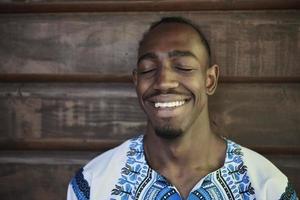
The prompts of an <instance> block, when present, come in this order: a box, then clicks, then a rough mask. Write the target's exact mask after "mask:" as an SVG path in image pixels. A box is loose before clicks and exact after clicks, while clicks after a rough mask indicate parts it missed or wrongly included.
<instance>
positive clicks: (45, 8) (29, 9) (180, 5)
mask: <svg viewBox="0 0 300 200" xmlns="http://www.w3.org/2000/svg"><path fill="white" fill-rule="evenodd" d="M296 8H300V5H299V2H298V1H297V0H285V1H283V0H273V1H268V0H262V1H259V0H254V1H253V0H252V1H242V0H233V1H227V0H214V1H212V0H204V1H203V0H192V1H190V0H187V1H180V0H164V1H159V0H150V1H144V0H134V1H132V0H130V1H122V0H114V1H105V0H102V1H101V0H98V1H97V0H96V1H95V0H94V1H83V0H81V1H72V0H71V1H70V0H63V1H60V0H54V1H53V0H38V1H35V0H30V1H26V2H16V1H13V0H7V1H5V2H4V3H2V4H0V13H45V12H47V13H49V12H116V11H195V10H255V9H296Z"/></svg>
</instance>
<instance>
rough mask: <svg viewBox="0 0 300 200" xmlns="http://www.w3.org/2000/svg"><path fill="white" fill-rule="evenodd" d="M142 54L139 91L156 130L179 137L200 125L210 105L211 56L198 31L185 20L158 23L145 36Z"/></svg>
mask: <svg viewBox="0 0 300 200" xmlns="http://www.w3.org/2000/svg"><path fill="white" fill-rule="evenodd" d="M138 56H139V60H138V65H137V69H136V73H135V74H134V79H135V84H136V91H137V95H138V99H139V103H140V105H141V107H142V109H143V110H144V112H145V113H146V115H147V117H148V122H149V123H150V124H149V125H150V126H152V128H153V129H154V130H155V132H156V133H157V134H158V135H159V136H162V137H165V138H175V137H178V136H180V135H182V134H183V133H184V132H186V131H188V130H189V128H191V127H195V126H199V125H200V124H201V123H199V122H200V121H201V117H199V116H200V113H201V112H202V111H203V108H204V107H205V106H207V95H206V76H207V75H206V69H207V67H208V66H207V63H208V62H207V59H208V56H207V52H206V50H205V48H204V46H203V45H202V43H201V41H200V38H199V36H198V35H197V32H196V31H195V30H193V29H192V28H191V27H189V26H188V25H185V24H179V23H169V24H161V25H158V26H157V27H156V28H154V29H153V30H151V31H150V33H148V34H147V35H146V37H145V38H144V41H143V42H142V44H141V47H140V49H139V53H138ZM197 124H198V125H197Z"/></svg>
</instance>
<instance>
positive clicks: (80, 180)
mask: <svg viewBox="0 0 300 200" xmlns="http://www.w3.org/2000/svg"><path fill="white" fill-rule="evenodd" d="M88 199H91V200H164V199H166V200H180V199H181V197H180V195H179V193H178V191H177V189H176V188H175V187H174V186H173V185H171V184H170V183H169V182H168V181H167V180H166V179H165V178H164V177H163V176H161V175H160V174H159V173H158V172H156V171H154V170H153V169H151V167H150V166H149V165H148V164H147V162H146V159H145V155H144V148H143V136H140V137H138V138H133V139H131V140H128V141H126V142H124V143H123V144H121V145H120V146H118V147H116V148H114V149H112V150H109V151H107V152H105V153H103V154H101V155H100V156H98V157H96V158H94V159H93V160H92V161H90V162H89V163H88V164H87V165H86V166H85V167H83V168H81V169H80V170H79V171H78V172H77V173H76V175H75V176H74V178H73V179H72V180H71V182H70V184H69V188H68V195H67V200H88ZM198 199H202V200H210V199H217V200H225V199H226V200H227V199H232V200H239V199H245V200H254V199H257V200H275V199H276V200H277V199H280V200H287V199H290V200H296V199H298V198H297V196H296V192H295V190H294V189H293V188H292V187H291V185H290V184H289V183H288V179H287V177H286V176H285V175H284V174H282V173H281V172H280V171H279V170H278V169H277V168H276V167H275V166H274V165H273V164H272V163H271V162H270V161H268V160H267V159H266V158H264V157H263V156H261V155H259V154H258V153H256V152H254V151H252V150H250V149H247V148H245V147H242V146H240V145H238V144H236V143H234V142H232V141H230V140H227V151H226V158H225V162H224V165H223V166H222V167H221V168H220V169H218V170H216V171H214V172H211V173H209V174H208V175H206V176H205V177H204V178H202V179H201V180H200V181H199V182H198V183H197V184H196V185H195V186H194V188H193V189H192V191H191V192H190V194H189V197H188V200H198Z"/></svg>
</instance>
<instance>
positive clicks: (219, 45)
mask: <svg viewBox="0 0 300 200" xmlns="http://www.w3.org/2000/svg"><path fill="white" fill-rule="evenodd" d="M170 15H182V16H185V17H187V18H190V19H192V20H193V21H195V22H196V23H197V24H198V25H200V26H201V27H202V28H203V32H204V33H205V34H206V35H207V37H208V39H209V41H210V43H211V47H212V52H213V55H212V59H213V62H214V63H218V64H219V65H220V66H221V75H222V77H263V78H264V77H274V78H276V77H299V76H300V68H299V67H298V65H299V63H300V57H299V56H298V55H300V48H299V46H300V44H299V43H300V42H299V41H300V38H299V37H300V34H299V27H300V20H299V19H300V12H298V11H297V10H289V11H286V10H281V11H226V12H225V11H203V12H160V13H156V12H155V13H153V12H143V13H135V12H130V13H124V12H118V13H77V14H75V13H69V14H43V15H39V14H4V15H0V74H3V75H6V74H29V75H30V74H54V75H65V74H72V75H76V74H80V75H83V74H94V75H101V76H108V77H110V76H117V77H124V76H125V77H129V76H130V75H131V71H132V69H133V68H134V67H135V65H136V48H137V45H138V41H139V40H140V38H141V37H142V34H143V33H144V31H145V30H146V29H147V28H148V26H149V24H150V23H151V22H153V21H154V20H158V19H159V18H160V17H162V16H170ZM4 78H5V76H4V77H3V76H2V80H3V79H4Z"/></svg>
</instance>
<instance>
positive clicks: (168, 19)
mask: <svg viewBox="0 0 300 200" xmlns="http://www.w3.org/2000/svg"><path fill="white" fill-rule="evenodd" d="M172 23H177V24H183V25H186V26H189V27H191V28H192V29H193V30H194V31H196V33H197V35H198V37H199V39H200V43H201V44H202V45H203V47H204V49H205V51H206V53H207V58H208V59H207V64H208V67H210V66H211V51H210V46H209V43H208V41H207V39H206V37H205V36H204V34H203V33H202V32H201V30H200V27H198V26H197V25H196V24H194V23H193V22H191V21H190V20H189V19H186V18H183V17H163V18H161V19H160V20H159V21H155V22H153V23H152V24H151V26H150V27H149V29H148V30H147V31H146V32H145V33H144V34H143V37H142V39H141V40H140V42H139V46H138V51H139V50H140V48H141V46H142V45H143V42H144V41H145V38H146V36H147V35H148V34H149V33H150V32H151V31H152V30H153V29H155V28H156V27H158V26H160V25H164V24H172Z"/></svg>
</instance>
